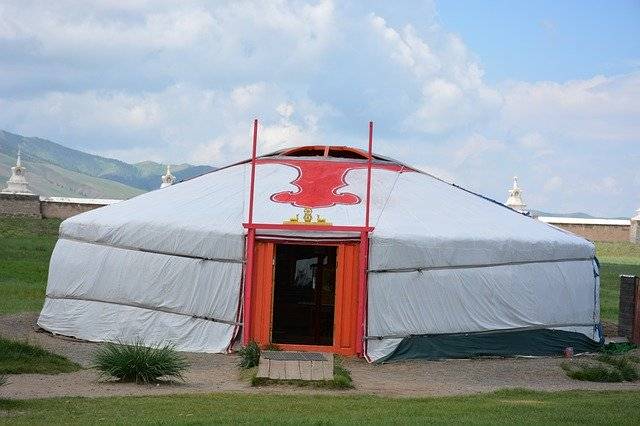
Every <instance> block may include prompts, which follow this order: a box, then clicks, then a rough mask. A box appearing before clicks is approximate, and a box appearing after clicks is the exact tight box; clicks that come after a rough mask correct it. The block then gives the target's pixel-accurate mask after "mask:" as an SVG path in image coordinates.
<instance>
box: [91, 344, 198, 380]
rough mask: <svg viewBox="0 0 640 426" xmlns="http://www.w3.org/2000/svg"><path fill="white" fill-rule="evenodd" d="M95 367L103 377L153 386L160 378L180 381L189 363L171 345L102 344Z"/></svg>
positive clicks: (96, 357) (97, 353) (96, 354)
mask: <svg viewBox="0 0 640 426" xmlns="http://www.w3.org/2000/svg"><path fill="white" fill-rule="evenodd" d="M95 368H97V369H98V370H99V371H100V372H101V373H102V374H103V376H106V377H110V378H116V379H118V380H119V381H121V382H135V383H153V382H158V381H160V380H161V379H162V380H164V379H178V380H183V377H182V373H184V372H185V371H187V369H188V368H189V364H188V363H187V361H186V359H185V358H184V356H183V355H181V354H180V353H178V352H177V351H176V350H175V349H174V348H173V346H171V345H163V346H151V347H147V346H144V343H143V342H136V343H134V344H130V345H126V344H116V343H105V344H104V345H102V346H101V347H100V348H99V349H98V350H97V351H96V353H95Z"/></svg>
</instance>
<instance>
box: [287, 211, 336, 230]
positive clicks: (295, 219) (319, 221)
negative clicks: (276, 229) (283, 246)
mask: <svg viewBox="0 0 640 426" xmlns="http://www.w3.org/2000/svg"><path fill="white" fill-rule="evenodd" d="M282 223H283V224H284V225H327V226H329V225H331V222H327V219H326V218H324V217H322V216H320V215H319V214H317V215H316V220H315V221H314V220H313V210H311V209H310V208H308V207H305V208H304V210H303V211H302V221H301V220H300V214H296V215H294V216H291V217H290V218H289V220H285V221H284V222H282Z"/></svg>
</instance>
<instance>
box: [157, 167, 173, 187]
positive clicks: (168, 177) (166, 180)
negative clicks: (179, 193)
mask: <svg viewBox="0 0 640 426" xmlns="http://www.w3.org/2000/svg"><path fill="white" fill-rule="evenodd" d="M175 181H176V177H175V176H174V175H172V174H171V166H170V165H169V164H167V172H166V173H165V174H164V175H162V184H160V188H166V187H167V186H171V185H173V183H174V182H175Z"/></svg>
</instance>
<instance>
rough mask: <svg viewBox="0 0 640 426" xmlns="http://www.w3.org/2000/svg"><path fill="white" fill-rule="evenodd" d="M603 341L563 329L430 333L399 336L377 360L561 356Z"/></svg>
mask: <svg viewBox="0 0 640 426" xmlns="http://www.w3.org/2000/svg"><path fill="white" fill-rule="evenodd" d="M603 343H604V341H600V342H596V341H594V340H592V339H590V338H588V337H587V336H585V335H584V334H581V333H574V332H571V331H562V330H545V329H542V330H521V331H496V332H489V333H466V334H429V335H422V336H411V337H405V338H404V339H402V342H400V344H399V345H398V347H397V348H396V349H395V350H394V351H393V352H392V353H391V354H390V355H388V356H386V357H384V358H382V359H380V360H378V362H390V361H400V360H406V359H441V358H474V357H480V356H504V357H509V356H517V355H530V356H531V355H533V356H544V355H562V354H563V352H564V348H566V347H568V346H571V347H573V351H574V353H580V352H593V351H597V350H598V349H599V348H600V347H602V345H603Z"/></svg>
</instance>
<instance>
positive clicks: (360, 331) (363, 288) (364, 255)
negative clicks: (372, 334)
mask: <svg viewBox="0 0 640 426" xmlns="http://www.w3.org/2000/svg"><path fill="white" fill-rule="evenodd" d="M372 161H373V121H370V122H369V155H368V159H367V203H366V206H365V230H363V231H362V232H360V258H359V262H358V263H359V271H360V274H359V279H358V317H357V318H358V319H357V321H358V328H357V336H356V353H357V354H358V355H361V356H362V355H364V338H365V333H366V321H367V320H366V314H367V268H368V265H369V230H370V228H369V213H370V206H371V165H372Z"/></svg>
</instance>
